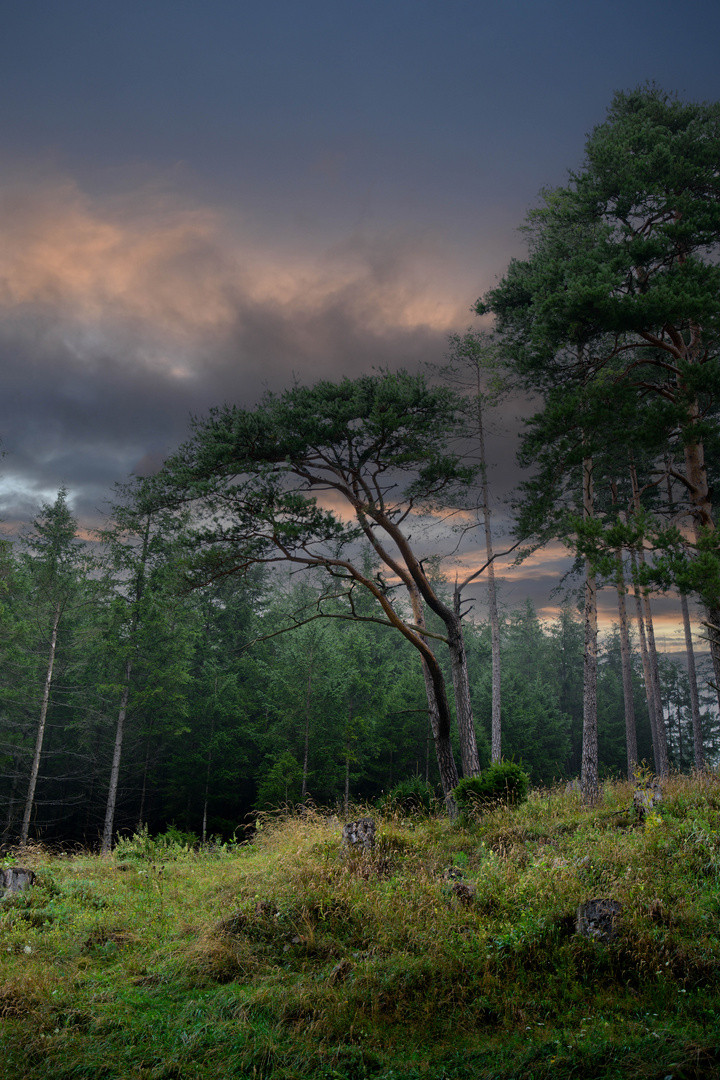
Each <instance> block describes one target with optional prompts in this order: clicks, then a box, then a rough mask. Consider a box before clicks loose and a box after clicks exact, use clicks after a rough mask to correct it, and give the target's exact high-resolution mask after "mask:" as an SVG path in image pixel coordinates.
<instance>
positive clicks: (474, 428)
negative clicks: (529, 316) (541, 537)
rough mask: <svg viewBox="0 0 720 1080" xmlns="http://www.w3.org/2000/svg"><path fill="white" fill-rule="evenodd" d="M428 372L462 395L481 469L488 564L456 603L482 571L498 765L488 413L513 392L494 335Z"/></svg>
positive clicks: (465, 344) (469, 336)
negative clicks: (486, 443)
mask: <svg viewBox="0 0 720 1080" xmlns="http://www.w3.org/2000/svg"><path fill="white" fill-rule="evenodd" d="M430 370H437V372H438V375H439V376H440V377H441V378H442V379H443V380H444V381H445V382H447V383H448V384H449V385H450V386H452V387H454V388H455V389H456V390H458V391H459V393H460V394H461V396H462V399H463V412H464V414H465V417H466V419H467V421H468V434H469V435H470V436H471V438H472V439H473V440H474V441H475V442H476V444H477V460H478V464H479V469H480V499H479V505H478V507H477V509H478V510H479V511H480V513H481V515H482V524H483V531H484V533H485V554H486V562H485V565H484V566H483V567H482V568H481V569H480V570H476V571H474V572H473V573H472V574H469V575H467V576H466V577H465V578H464V579H463V580H459V579H456V582H455V591H454V597H453V601H454V609H455V612H456V614H457V615H459V614H460V610H461V605H462V593H463V590H464V589H465V588H466V587H467V586H468V585H469V584H470V583H471V582H472V581H474V580H475V578H477V577H478V576H479V575H480V574H481V573H482V572H483V571H486V573H487V590H488V615H489V620H490V633H491V641H492V726H491V745H492V750H491V761H492V762H493V763H496V762H499V761H500V760H501V756H502V720H501V716H502V708H501V681H500V619H499V616H498V606H497V592H496V588H495V554H494V552H493V542H492V527H491V523H490V516H491V511H490V493H489V481H488V464H487V455H486V453H485V429H486V426H487V419H486V413H487V411H488V409H493V408H496V407H497V406H498V405H499V404H500V403H501V401H503V399H504V398H506V397H507V395H508V394H509V393H510V391H511V389H512V382H511V380H510V377H509V374H508V371H507V368H506V367H505V365H504V363H503V359H502V348H501V344H500V343H499V342H498V341H496V340H495V339H494V337H493V335H492V334H487V333H484V332H479V333H478V332H477V331H472V330H468V331H467V333H465V334H463V335H462V336H460V335H459V334H452V335H451V336H450V352H449V355H448V357H447V363H445V364H444V365H442V366H440V367H437V368H436V367H435V366H434V365H433V366H431V368H430Z"/></svg>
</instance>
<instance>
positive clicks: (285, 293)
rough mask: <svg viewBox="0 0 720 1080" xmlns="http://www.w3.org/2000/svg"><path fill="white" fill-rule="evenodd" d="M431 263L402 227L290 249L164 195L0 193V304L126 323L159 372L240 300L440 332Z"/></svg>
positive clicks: (450, 322) (233, 312)
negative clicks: (313, 248)
mask: <svg viewBox="0 0 720 1080" xmlns="http://www.w3.org/2000/svg"><path fill="white" fill-rule="evenodd" d="M444 270H445V267H444V265H443V259H442V256H441V255H440V254H439V253H438V252H437V251H436V250H435V249H434V248H433V245H432V244H431V243H430V242H428V241H425V240H422V239H418V238H412V237H409V236H404V235H401V234H397V235H389V236H388V235H385V236H383V237H382V238H378V237H375V238H370V239H368V238H361V237H355V238H350V239H349V240H347V241H345V242H344V243H343V244H342V245H337V246H336V247H334V248H332V249H330V250H325V251H323V252H321V253H319V254H316V255H314V256H313V255H302V256H301V255H298V254H297V253H294V252H292V251H290V250H282V248H281V247H278V245H277V244H276V245H275V246H274V247H273V246H272V245H268V244H264V245H263V244H260V243H259V242H258V241H256V240H252V239H250V238H249V236H248V230H247V229H244V228H243V222H242V220H238V218H237V217H233V216H232V215H231V214H230V212H229V211H227V212H226V211H223V210H221V209H212V208H209V207H206V206H188V205H185V204H183V203H182V202H181V201H180V199H179V198H177V197H176V196H174V195H172V194H170V193H165V194H162V193H157V192H148V191H138V192H137V193H135V195H134V196H126V197H124V198H122V199H114V200H113V199H106V200H104V201H102V202H101V201H93V200H92V199H91V198H90V197H89V196H87V195H86V194H84V193H83V192H82V191H80V190H79V189H78V188H77V186H76V185H74V184H73V183H72V182H70V181H69V180H57V181H56V182H46V183H44V184H42V185H37V186H33V185H32V184H29V185H28V184H27V183H25V184H23V185H22V186H21V187H20V186H8V187H5V188H4V189H0V310H3V309H4V311H5V312H8V311H11V310H13V309H19V308H22V307H23V306H26V305H42V306H43V307H45V308H48V307H49V308H54V309H57V310H58V311H60V312H62V314H63V315H64V316H65V317H66V318H69V319H71V320H75V321H77V322H79V323H81V324H85V325H86V326H93V325H95V326H96V325H97V324H102V323H103V322H105V321H114V320H118V319H122V320H133V321H135V322H137V323H140V324H143V325H144V326H145V327H146V329H147V330H148V331H149V332H150V334H151V336H152V339H153V341H154V343H155V346H154V348H153V349H149V350H148V360H149V362H154V363H159V364H160V365H161V366H167V365H168V364H169V363H170V361H166V360H164V359H163V356H164V355H170V354H171V353H175V352H176V349H177V346H178V344H182V342H183V341H184V340H186V339H191V343H192V342H193V341H194V342H197V341H198V340H200V339H202V337H203V336H204V335H205V334H207V333H211V334H213V335H218V334H220V335H222V334H224V333H227V332H229V331H230V329H231V328H232V327H233V326H234V325H235V323H236V320H237V319H238V312H239V310H240V309H241V308H242V306H243V305H248V304H250V305H263V306H266V307H267V306H269V305H273V306H276V307H278V308H281V309H282V310H283V311H284V312H285V313H290V314H292V312H293V311H297V312H300V311H302V312H303V314H304V315H305V316H307V315H308V314H312V313H313V312H321V311H323V310H324V309H326V308H327V307H328V306H329V305H334V304H342V305H343V307H344V308H346V309H348V310H351V311H352V313H353V315H354V317H355V318H356V319H359V320H362V322H363V324H364V325H365V326H366V327H367V328H368V329H369V330H371V331H373V332H375V333H380V334H382V333H383V332H386V331H388V332H392V331H395V330H398V329H401V330H407V329H412V328H418V327H426V328H430V329H434V330H440V331H444V330H448V329H450V328H452V327H454V326H455V325H456V323H457V318H458V313H459V310H458V303H457V300H456V298H455V297H454V296H453V295H452V294H451V293H449V292H448V287H447V279H445V280H444V281H443V273H444ZM441 282H443V284H442V285H441ZM160 342H164V343H165V348H164V349H163V348H162V346H161V345H159V344H158V343H160ZM171 373H173V372H171ZM187 373H188V372H187V370H186V367H185V366H183V364H180V365H179V367H178V370H177V371H176V372H174V374H177V375H182V374H187Z"/></svg>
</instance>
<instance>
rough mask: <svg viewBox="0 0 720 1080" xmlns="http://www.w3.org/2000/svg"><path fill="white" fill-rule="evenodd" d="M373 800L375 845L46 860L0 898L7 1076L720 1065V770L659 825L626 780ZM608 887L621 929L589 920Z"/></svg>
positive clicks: (182, 848)
mask: <svg viewBox="0 0 720 1080" xmlns="http://www.w3.org/2000/svg"><path fill="white" fill-rule="evenodd" d="M368 813H372V815H373V816H374V817H375V819H376V821H377V826H378V833H377V842H376V845H375V848H374V849H373V850H372V851H371V852H368V853H347V852H344V851H343V849H342V846H341V828H342V822H341V820H340V819H338V817H336V816H335V815H333V814H332V813H331V812H327V811H321V810H310V811H308V812H303V813H297V812H288V813H282V814H276V815H273V816H266V817H264V818H261V819H260V820H259V823H258V824H259V827H258V829H257V831H256V833H255V835H254V838H253V840H252V842H248V843H244V844H239V845H232V844H226V845H216V846H215V847H214V848H210V849H207V850H202V851H200V850H196V849H194V848H193V847H192V846H191V845H189V844H185V843H184V842H183V841H184V838H183V836H182V835H181V834H179V833H177V832H173V831H171V832H170V833H169V834H167V835H165V836H160V837H156V838H151V837H149V836H148V835H147V834H146V833H141V834H140V835H136V836H135V837H132V838H129V839H126V840H123V841H121V842H120V843H119V844H118V846H117V848H116V849H115V851H114V853H113V855H112V856H110V857H106V858H101V857H99V856H96V855H91V854H87V853H84V852H78V853H76V854H68V853H63V854H59V853H52V852H50V851H46V850H43V849H42V848H40V847H37V848H29V849H27V850H26V851H25V852H24V853H23V855H22V859H20V858H18V860H17V864H18V865H23V866H28V867H30V868H32V869H33V870H34V872H35V874H36V875H37V879H36V883H35V885H34V886H33V887H32V888H31V889H29V890H27V891H25V892H24V893H18V894H15V895H13V896H8V897H6V898H5V899H4V900H3V901H2V902H0V966H1V969H2V970H1V972H0V975H1V982H0V1024H1V1026H2V1039H1V1043H2V1051H1V1052H0V1076H2V1077H3V1078H5V1077H7V1078H13V1080H20V1078H22V1080H71V1078H73V1080H80V1078H87V1080H103V1078H107V1080H110V1078H123V1080H125V1078H128V1080H130V1078H138V1080H139V1078H143V1080H151V1078H152V1080H171V1078H176V1080H191V1078H198V1080H199V1078H209V1077H227V1076H231V1077H234V1076H236V1077H248V1078H250V1077H253V1078H271V1077H272V1078H277V1080H296V1078H297V1080H301V1078H323V1080H331V1078H332V1080H365V1078H373V1080H420V1078H423V1080H425V1078H427V1080H431V1078H432V1080H441V1078H446V1080H455V1078H458V1080H460V1078H467V1077H472V1078H487V1080H490V1078H498V1080H500V1078H503V1080H510V1078H517V1080H520V1078H525V1080H531V1078H532V1080H545V1078H550V1077H570V1076H572V1077H582V1078H610V1077H613V1078H615V1077H617V1078H620V1077H622V1078H628V1077H633V1078H634V1077H641V1078H653V1080H654V1078H657V1080H665V1078H667V1077H672V1078H673V1080H689V1078H696V1080H701V1078H702V1080H706V1078H712V1077H720V834H719V832H718V824H719V822H720V779H719V778H718V777H717V776H714V775H712V776H707V777H704V778H701V779H690V778H687V777H676V778H673V779H671V780H670V781H668V782H667V783H666V784H665V797H664V801H663V803H662V804H661V805H660V806H659V807H658V808H657V809H656V810H655V811H654V812H653V813H651V814H650V815H649V816H648V818H647V820H646V821H645V822H640V821H638V820H637V819H636V817H635V811H634V810H633V809H632V788H631V787H630V786H629V785H628V784H623V783H618V784H608V785H606V787H605V789H604V791H603V796H602V799H601V802H600V804H599V805H598V806H596V807H594V808H592V809H586V808H583V807H582V806H581V805H580V802H579V799H578V797H577V796H576V795H573V794H567V793H565V792H564V791H561V790H546V791H536V792H533V793H532V794H531V795H530V798H529V799H528V801H527V802H525V803H524V804H522V805H521V806H518V807H515V808H512V807H510V808H508V807H503V806H498V807H496V808H494V809H492V810H490V811H485V812H483V813H479V814H477V815H476V816H474V817H471V818H465V819H463V820H462V821H461V822H460V823H455V824H454V823H451V822H450V821H449V820H448V819H447V818H446V817H444V816H443V815H442V814H441V813H440V812H439V811H438V813H437V814H432V813H424V812H419V811H418V812H416V813H414V814H413V813H411V814H407V815H400V814H397V813H396V814H394V815H385V816H383V815H382V814H381V813H380V812H378V811H377V810H372V811H371V810H368V809H367V808H356V816H363V815H365V814H368ZM16 855H17V853H16ZM6 865H7V863H6ZM599 897H601V898H611V899H613V900H616V901H617V902H618V903H619V904H621V905H622V912H621V915H620V917H619V919H618V922H617V924H616V932H615V935H614V937H612V938H611V939H610V940H602V939H595V938H588V937H583V936H580V935H578V934H577V933H576V924H575V919H576V913H577V909H578V905H580V904H582V903H584V902H585V901H587V900H589V899H593V898H599Z"/></svg>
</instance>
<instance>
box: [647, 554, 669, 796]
mask: <svg viewBox="0 0 720 1080" xmlns="http://www.w3.org/2000/svg"><path fill="white" fill-rule="evenodd" d="M640 561H641V562H643V561H644V557H643V554H642V552H641V553H640ZM642 602H643V609H644V614H645V632H646V634H647V648H648V660H649V662H650V674H651V679H652V684H653V694H654V696H655V702H656V706H655V717H656V736H657V748H658V753H657V755H656V762H657V770H658V776H662V777H666V776H669V775H670V762H669V759H668V748H667V732H666V729H665V713H664V710H663V703H662V696H661V693H660V668H659V665H658V656H657V648H656V645H655V629H654V627H653V620H652V610H651V608H650V597H649V596H647V595H646V594H645V593H643V597H642Z"/></svg>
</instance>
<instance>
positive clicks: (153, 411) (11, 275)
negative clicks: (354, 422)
mask: <svg viewBox="0 0 720 1080" xmlns="http://www.w3.org/2000/svg"><path fill="white" fill-rule="evenodd" d="M2 203H3V204H4V206H5V208H6V210H7V209H8V207H9V208H11V210H12V214H11V215H10V216H9V218H8V217H5V218H4V219H3V220H4V221H6V222H8V221H9V222H11V224H7V225H6V227H5V229H4V230H3V231H2V237H1V238H2V240H3V241H4V243H3V253H2V256H0V364H1V365H2V370H3V375H4V394H3V396H2V399H1V400H0V427H1V428H2V431H3V438H4V445H5V449H6V451H7V454H8V456H7V458H6V460H5V468H4V480H3V481H2V483H0V494H1V495H2V499H3V512H4V515H5V517H6V519H8V520H9V521H14V520H16V519H17V518H18V517H20V516H22V515H23V514H26V512H27V508H28V501H29V500H30V501H32V497H33V496H36V497H42V498H48V497H51V494H52V491H53V489H54V488H57V486H58V485H59V484H60V483H66V484H68V485H69V487H70V488H71V493H72V495H73V497H74V500H75V506H76V509H77V510H78V511H79V512H80V513H81V514H82V515H83V516H87V515H90V516H91V517H92V516H94V513H93V511H94V508H95V507H96V506H97V505H99V503H100V502H101V501H102V499H104V498H106V497H107V495H108V493H109V490H110V487H111V485H112V483H113V482H114V481H117V480H124V479H125V478H126V477H127V475H128V473H129V472H130V471H131V470H140V471H148V469H152V468H153V467H155V466H156V465H157V464H158V462H159V461H161V460H162V458H163V456H164V455H165V454H166V453H167V452H168V451H169V450H171V449H172V448H174V447H175V446H177V444H178V443H179V442H180V441H181V440H182V439H183V437H184V436H185V435H186V434H187V430H188V417H189V415H190V413H203V412H204V411H205V410H207V409H208V408H209V407H210V406H211V405H213V404H219V403H222V402H225V401H236V402H239V403H241V404H244V405H252V404H253V402H254V401H256V400H257V398H258V397H259V396H260V394H261V393H262V392H263V390H264V389H265V388H270V389H273V390H279V389H282V388H283V387H284V386H286V385H288V383H289V381H290V380H291V379H292V378H293V377H294V378H297V379H299V380H301V381H304V382H312V381H314V380H316V379H318V378H338V377H341V376H342V375H357V374H359V373H361V372H366V371H369V370H371V369H372V368H373V367H385V366H390V367H397V366H408V367H411V368H417V366H418V365H419V364H420V363H422V362H423V361H426V360H428V361H429V360H436V359H439V358H440V356H441V355H442V353H443V351H444V348H445V340H446V333H447V331H448V330H449V329H450V327H451V325H452V323H453V319H454V317H456V315H457V310H456V305H455V304H454V303H453V300H452V298H447V297H446V298H443V297H442V296H441V295H440V292H439V289H438V285H437V280H436V279H437V276H438V274H437V269H436V267H435V262H436V261H437V254H436V252H435V251H434V248H433V245H432V243H431V242H429V241H428V239H427V238H426V237H423V236H418V237H412V236H409V235H407V234H400V233H398V234H395V235H390V236H383V237H379V238H373V237H371V236H356V237H354V238H350V239H348V240H347V241H345V242H344V243H343V244H342V245H336V246H335V248H334V249H332V250H329V251H326V252H323V253H321V254H320V255H319V256H318V257H316V258H313V259H307V258H306V259H302V258H298V257H297V256H292V255H290V254H286V253H284V252H283V251H281V250H277V251H272V250H271V251H268V250H265V251H253V250H251V249H250V248H249V247H248V246H247V245H246V244H245V243H244V242H243V238H242V237H241V236H238V235H237V234H236V233H233V232H232V229H230V228H229V226H227V223H226V222H224V221H223V219H222V218H221V216H220V215H218V214H217V213H214V214H210V213H208V212H205V211H201V210H197V209H195V210H188V209H187V208H180V207H177V206H174V205H173V203H172V199H170V200H169V204H168V205H167V206H164V207H161V206H160V204H159V200H158V196H157V195H155V196H153V206H152V208H151V209H152V211H153V212H152V214H150V213H149V211H148V208H147V206H146V205H145V203H144V201H143V197H142V196H138V201H137V204H136V205H134V206H133V205H132V204H131V200H129V199H128V198H127V197H126V198H125V199H124V200H123V201H122V204H121V205H120V206H119V207H118V206H117V205H115V204H111V205H110V206H102V205H98V204H97V202H91V201H90V200H89V199H87V197H85V196H83V195H82V194H81V193H80V192H78V191H77V189H76V188H74V187H73V185H70V184H66V183H58V184H56V185H55V187H52V186H49V187H48V186H45V187H43V188H41V189H39V190H37V191H36V192H34V193H33V192H32V191H31V190H29V189H27V188H26V189H24V190H23V192H22V194H18V193H16V192H14V191H9V192H5V193H3V197H2Z"/></svg>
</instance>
